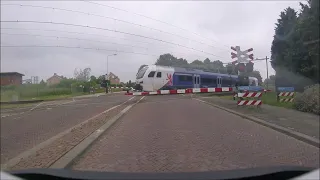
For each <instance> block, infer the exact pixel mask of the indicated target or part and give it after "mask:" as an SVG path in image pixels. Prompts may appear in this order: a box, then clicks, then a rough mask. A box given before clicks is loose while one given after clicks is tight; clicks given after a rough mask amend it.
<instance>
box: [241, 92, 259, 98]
mask: <svg viewBox="0 0 320 180" xmlns="http://www.w3.org/2000/svg"><path fill="white" fill-rule="evenodd" d="M261 96H262V93H261V92H244V93H238V97H261Z"/></svg>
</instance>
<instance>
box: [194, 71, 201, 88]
mask: <svg viewBox="0 0 320 180" xmlns="http://www.w3.org/2000/svg"><path fill="white" fill-rule="evenodd" d="M200 84H201V82H200V75H198V74H194V75H193V87H194V88H200Z"/></svg>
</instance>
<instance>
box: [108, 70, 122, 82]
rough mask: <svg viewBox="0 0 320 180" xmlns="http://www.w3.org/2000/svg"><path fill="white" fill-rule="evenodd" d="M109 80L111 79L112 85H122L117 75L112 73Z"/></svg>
mask: <svg viewBox="0 0 320 180" xmlns="http://www.w3.org/2000/svg"><path fill="white" fill-rule="evenodd" d="M108 78H109V81H110V84H120V78H119V77H118V76H116V75H115V74H113V73H112V72H110V73H109V76H108Z"/></svg>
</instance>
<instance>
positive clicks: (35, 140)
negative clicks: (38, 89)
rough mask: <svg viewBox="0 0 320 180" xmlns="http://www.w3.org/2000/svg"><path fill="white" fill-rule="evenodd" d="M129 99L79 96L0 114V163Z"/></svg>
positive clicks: (123, 97)
mask: <svg viewBox="0 0 320 180" xmlns="http://www.w3.org/2000/svg"><path fill="white" fill-rule="evenodd" d="M129 98H131V97H130V96H125V95H123V94H121V93H119V94H112V95H106V96H96V95H94V96H83V97H78V98H75V99H67V100H59V101H50V102H45V103H39V104H37V105H35V106H33V107H32V108H24V109H22V110H21V108H20V109H19V110H14V109H13V110H11V111H9V112H6V114H5V115H3V113H1V116H2V117H1V164H3V163H5V162H6V161H8V160H9V159H12V158H13V157H15V156H17V155H18V154H20V153H22V152H24V151H26V150H28V149H31V148H33V147H34V146H36V145H38V144H39V143H41V142H44V141H46V140H48V139H50V138H51V137H53V136H55V135H57V134H58V133H60V132H63V131H65V130H67V129H69V128H71V127H73V126H75V125H77V124H79V123H81V122H84V121H85V120H87V119H89V118H91V117H93V116H95V115H97V114H99V113H101V112H103V111H105V110H106V109H108V108H111V107H113V106H116V105H119V104H121V103H123V102H125V101H126V100H128V99H129Z"/></svg>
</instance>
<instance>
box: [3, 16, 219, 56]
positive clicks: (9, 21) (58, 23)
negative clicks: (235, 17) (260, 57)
mask: <svg viewBox="0 0 320 180" xmlns="http://www.w3.org/2000/svg"><path fill="white" fill-rule="evenodd" d="M0 22H2V23H35V24H53V25H65V26H73V27H82V28H89V29H98V30H104V31H111V32H115V33H121V34H126V35H131V36H136V37H140V38H145V39H150V40H154V41H160V42H163V43H167V44H171V45H176V46H179V47H183V48H186V49H191V50H194V51H198V52H202V53H205V54H209V55H211V56H215V57H219V58H224V57H222V56H218V55H215V54H212V53H209V52H206V51H202V50H198V49H195V48H192V47H188V46H184V45H181V44H177V43H173V42H169V41H164V40H161V39H157V38H152V37H148V36H143V35H138V34H134V33H128V32H123V31H118V30H112V29H107V28H100V27H95V26H88V25H80V24H71V23H61V22H52V21H51V22H50V21H20V20H16V21H13V20H1V21H0Z"/></svg>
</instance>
